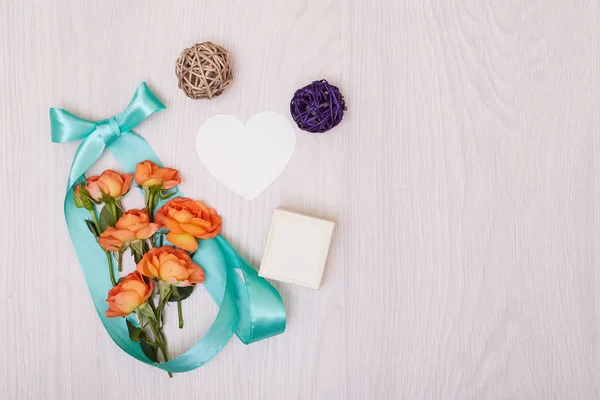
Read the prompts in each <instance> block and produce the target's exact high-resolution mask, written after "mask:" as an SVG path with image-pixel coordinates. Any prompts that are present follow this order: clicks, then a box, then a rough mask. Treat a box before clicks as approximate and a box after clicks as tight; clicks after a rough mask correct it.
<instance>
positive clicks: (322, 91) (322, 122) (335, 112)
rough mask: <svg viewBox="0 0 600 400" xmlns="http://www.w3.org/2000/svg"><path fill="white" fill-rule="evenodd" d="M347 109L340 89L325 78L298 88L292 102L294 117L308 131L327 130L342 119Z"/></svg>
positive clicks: (300, 126)
mask: <svg viewBox="0 0 600 400" xmlns="http://www.w3.org/2000/svg"><path fill="white" fill-rule="evenodd" d="M345 110H346V103H345V102H344V96H342V94H341V93H340V90H339V89H338V88H337V87H336V86H333V85H330V84H329V83H328V82H327V81H326V80H324V79H322V80H320V81H314V82H313V83H311V84H310V85H306V86H304V87H303V88H300V89H298V90H296V93H294V97H292V101H291V102H290V113H291V114H292V118H294V121H296V124H298V128H300V129H302V130H304V131H308V132H327V131H328V130H330V129H331V128H333V127H334V126H336V125H337V124H339V123H340V122H341V121H342V118H343V117H344V111H345Z"/></svg>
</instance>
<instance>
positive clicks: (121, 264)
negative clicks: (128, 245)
mask: <svg viewBox="0 0 600 400" xmlns="http://www.w3.org/2000/svg"><path fill="white" fill-rule="evenodd" d="M117 261H118V264H117V265H118V269H119V272H123V251H122V250H119V258H118V259H117Z"/></svg>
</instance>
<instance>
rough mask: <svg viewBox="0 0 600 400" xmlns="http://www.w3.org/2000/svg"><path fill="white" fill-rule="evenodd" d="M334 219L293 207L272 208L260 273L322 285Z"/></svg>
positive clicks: (293, 281)
mask: <svg viewBox="0 0 600 400" xmlns="http://www.w3.org/2000/svg"><path fill="white" fill-rule="evenodd" d="M334 226H335V223H334V222H331V221H326V220H323V219H319V218H314V217H309V216H307V215H302V214H296V213H293V212H291V211H286V210H282V209H276V210H275V211H273V218H272V220H271V228H270V229H269V236H268V238H267V245H266V246H265V252H264V254H263V259H262V262H261V264H260V271H259V273H258V274H259V275H260V276H262V277H265V278H269V279H274V280H277V281H281V282H287V283H295V284H297V285H301V286H306V287H309V288H312V289H319V288H320V287H321V281H322V279H323V271H324V270H325V262H326V261H327V253H328V252H329V245H330V243H331V236H332V234H333V228H334Z"/></svg>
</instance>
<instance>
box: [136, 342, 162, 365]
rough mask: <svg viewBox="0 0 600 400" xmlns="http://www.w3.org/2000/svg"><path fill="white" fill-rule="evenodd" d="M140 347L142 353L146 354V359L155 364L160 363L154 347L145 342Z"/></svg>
mask: <svg viewBox="0 0 600 400" xmlns="http://www.w3.org/2000/svg"><path fill="white" fill-rule="evenodd" d="M140 347H141V348H142V351H143V352H144V354H145V355H146V357H148V358H149V359H150V361H152V362H155V363H157V362H158V357H157V356H156V349H155V348H154V347H152V345H151V344H150V343H148V342H147V341H145V340H143V341H141V342H140Z"/></svg>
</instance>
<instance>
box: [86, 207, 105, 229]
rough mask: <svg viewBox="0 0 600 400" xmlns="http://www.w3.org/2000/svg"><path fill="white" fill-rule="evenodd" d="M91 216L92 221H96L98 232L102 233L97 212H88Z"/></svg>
mask: <svg viewBox="0 0 600 400" xmlns="http://www.w3.org/2000/svg"><path fill="white" fill-rule="evenodd" d="M88 211H89V212H90V215H91V216H92V221H94V225H96V232H99V233H102V232H100V223H99V222H98V217H97V216H96V212H95V211H94V210H88Z"/></svg>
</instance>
